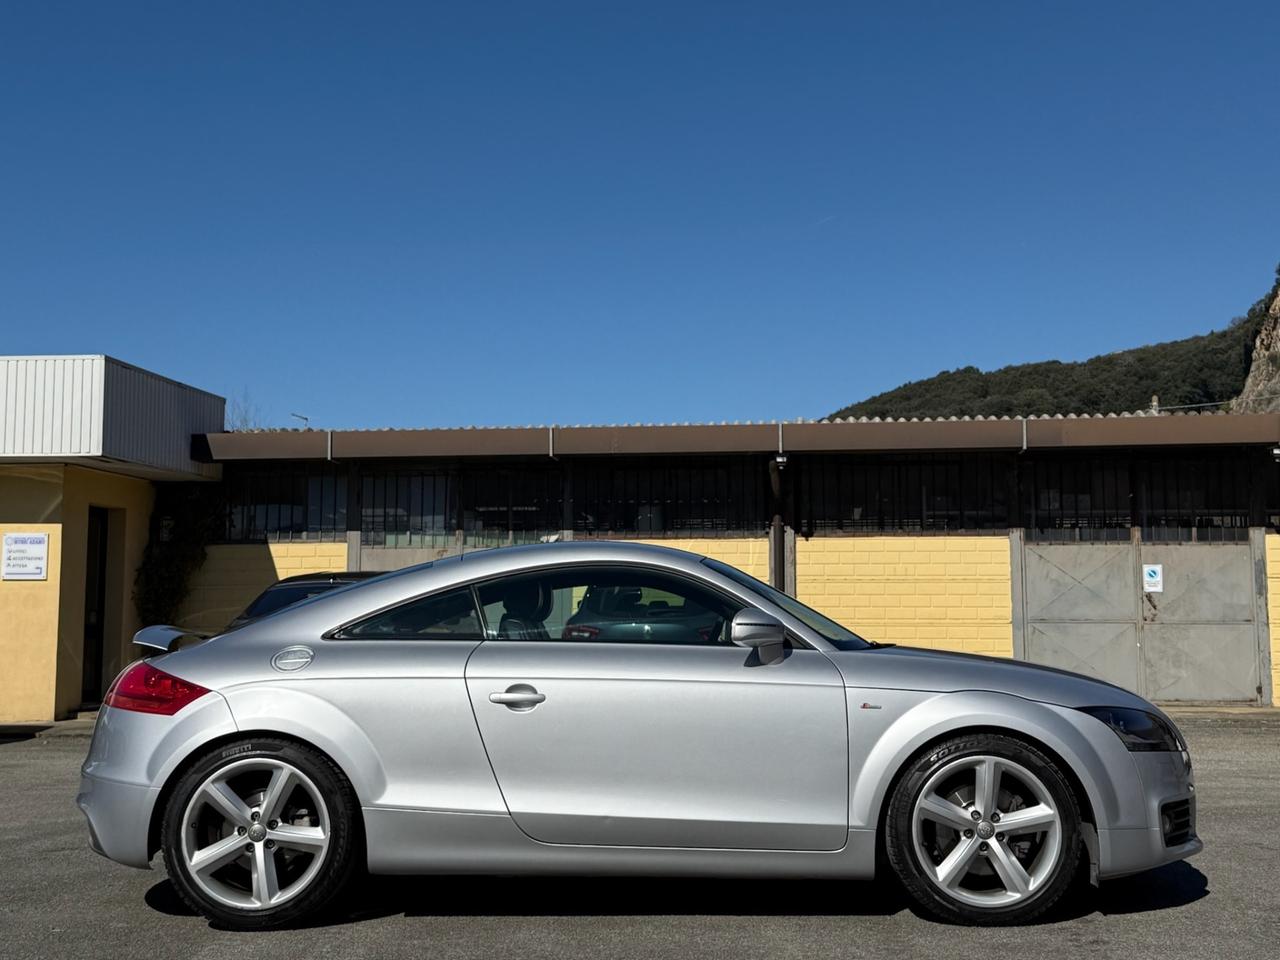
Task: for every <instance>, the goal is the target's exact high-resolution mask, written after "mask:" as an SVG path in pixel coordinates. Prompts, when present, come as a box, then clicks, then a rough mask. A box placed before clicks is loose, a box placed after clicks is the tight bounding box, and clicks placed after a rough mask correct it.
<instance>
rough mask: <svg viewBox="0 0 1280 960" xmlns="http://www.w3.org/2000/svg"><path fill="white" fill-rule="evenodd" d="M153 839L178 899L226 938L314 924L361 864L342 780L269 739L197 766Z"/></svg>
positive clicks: (224, 749) (293, 747) (310, 757)
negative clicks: (227, 933) (229, 933)
mask: <svg viewBox="0 0 1280 960" xmlns="http://www.w3.org/2000/svg"><path fill="white" fill-rule="evenodd" d="M161 837H162V841H163V846H164V862H165V868H166V869H167V870H168V873H169V878H170V880H171V881H172V883H173V885H174V887H175V888H176V889H177V891H178V894H179V896H181V897H182V899H183V900H184V901H185V902H186V903H187V904H188V905H189V906H191V907H192V908H193V909H194V910H196V911H197V912H199V913H201V914H203V915H204V916H206V917H208V918H209V919H210V920H212V921H214V922H215V923H217V924H219V925H221V926H224V927H227V928H230V929H234V930H265V929H270V928H275V927H285V926H291V925H294V924H297V923H299V922H300V921H302V920H304V919H306V918H307V917H310V916H313V915H315V914H316V913H317V912H318V911H320V910H321V909H322V908H324V907H325V906H326V905H328V904H329V903H331V902H332V901H333V900H334V898H335V897H337V896H338V895H339V894H340V893H341V892H342V890H343V888H344V887H345V886H346V885H347V883H348V881H349V880H350V878H351V876H352V874H353V873H354V871H355V870H356V869H357V866H358V864H359V862H360V860H361V856H360V851H361V837H360V830H359V806H358V804H357V802H356V797H355V792H354V791H353V790H352V788H351V784H350V783H349V782H348V780H347V778H346V777H345V776H344V775H343V773H342V771H341V770H339V769H338V767H337V766H336V765H335V764H334V763H333V761H331V760H330V759H329V758H328V757H326V756H324V755H323V754H321V753H320V752H318V751H316V750H314V749H312V748H311V747H307V746H304V745H302V744H298V743H294V742H292V741H289V740H282V739H277V738H273V737H253V738H246V739H243V740H237V741H235V742H232V743H227V744H223V745H222V746H220V747H219V748H218V749H216V750H214V751H211V752H210V753H208V754H207V755H205V756H204V757H202V758H200V759H199V760H197V761H196V762H195V763H194V764H193V765H192V766H191V768H190V769H189V770H187V772H186V773H185V774H184V775H183V776H182V779H181V780H179V781H178V783H177V785H176V786H175V788H174V790H173V792H172V793H171V794H170V796H169V800H168V803H167V804H166V806H165V812H164V821H163V824H162V826H161Z"/></svg>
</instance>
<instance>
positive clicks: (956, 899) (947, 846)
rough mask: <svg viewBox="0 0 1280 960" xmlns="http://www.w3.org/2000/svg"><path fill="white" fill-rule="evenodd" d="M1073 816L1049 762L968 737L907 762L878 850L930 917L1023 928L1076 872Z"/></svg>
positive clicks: (1063, 782)
mask: <svg viewBox="0 0 1280 960" xmlns="http://www.w3.org/2000/svg"><path fill="white" fill-rule="evenodd" d="M1082 845H1083V844H1082V840H1081V834H1080V810H1079V806H1078V804H1077V802H1076V798H1075V794H1074V792H1073V791H1072V789H1071V786H1070V784H1069V783H1068V782H1067V779H1066V777H1065V776H1064V775H1063V773H1062V771H1061V770H1059V768H1058V765H1057V764H1056V763H1055V762H1054V761H1053V760H1052V759H1051V758H1050V757H1049V756H1047V755H1046V754H1045V753H1044V752H1043V751H1041V750H1040V749H1038V748H1036V747H1035V746H1032V745H1031V744H1029V743H1026V742H1024V741H1022V740H1019V739H1016V738H1014V737H1010V736H1004V735H1000V734H988V733H978V734H969V735H965V736H960V737H956V738H955V739H952V740H948V741H946V742H945V743H941V744H939V745H937V746H935V747H931V748H929V749H928V750H927V751H925V752H924V753H922V754H920V755H918V756H916V757H915V758H913V759H912V760H911V762H910V763H909V764H908V765H907V767H906V769H905V771H904V773H903V775H902V777H901V779H900V780H899V781H898V785H897V787H896V788H895V790H894V792H893V796H892V798H891V800H890V802H889V808H888V812H887V815H886V822H885V854H886V856H887V857H888V860H889V864H890V865H891V866H892V868H893V871H894V873H895V874H896V875H897V876H898V879H899V880H901V882H902V884H903V886H904V887H906V889H907V892H908V893H909V894H910V895H911V896H912V898H913V899H914V900H915V901H916V902H917V903H918V904H919V905H920V906H921V907H922V908H923V909H924V910H925V911H926V912H928V913H930V914H932V915H934V916H935V917H938V918H939V919H943V920H948V921H951V922H955V923H965V924H973V925H1002V924H1017V923H1026V922H1028V921H1030V920H1033V919H1035V918H1036V917H1038V916H1040V915H1041V914H1043V913H1044V912H1045V911H1046V910H1048V909H1049V908H1050V907H1052V906H1053V905H1054V904H1055V903H1056V902H1058V900H1059V899H1061V897H1062V896H1063V894H1064V893H1066V892H1067V890H1068V889H1069V888H1070V887H1071V885H1072V882H1073V880H1074V879H1075V877H1076V874H1077V872H1078V871H1079V868H1080V862H1081V847H1082Z"/></svg>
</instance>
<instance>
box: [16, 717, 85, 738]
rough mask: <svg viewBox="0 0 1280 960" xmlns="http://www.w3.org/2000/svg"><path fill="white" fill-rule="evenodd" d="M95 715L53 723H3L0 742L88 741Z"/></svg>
mask: <svg viewBox="0 0 1280 960" xmlns="http://www.w3.org/2000/svg"><path fill="white" fill-rule="evenodd" d="M97 722H98V715H97V714H96V713H93V714H87V715H84V716H79V717H74V718H72V719H71V720H57V721H55V722H53V723H3V724H0V742H3V741H6V740H32V739H36V740H62V739H71V740H88V739H89V738H90V737H92V736H93V727H94V724H96V723H97Z"/></svg>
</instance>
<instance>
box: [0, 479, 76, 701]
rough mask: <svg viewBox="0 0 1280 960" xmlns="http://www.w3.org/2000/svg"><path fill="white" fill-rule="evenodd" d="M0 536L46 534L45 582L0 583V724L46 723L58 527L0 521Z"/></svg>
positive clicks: (54, 660) (54, 658) (52, 673)
mask: <svg viewBox="0 0 1280 960" xmlns="http://www.w3.org/2000/svg"><path fill="white" fill-rule="evenodd" d="M4 489H5V484H4V482H3V479H0V497H2V496H3V493H4ZM4 533H47V534H49V579H48V580H0V663H3V664H4V669H3V670H0V723H21V722H24V721H46V720H52V719H53V711H54V690H55V686H56V677H57V670H58V646H57V637H58V594H59V588H60V585H61V580H60V571H61V568H62V524H60V523H47V522H43V523H4V522H0V534H4Z"/></svg>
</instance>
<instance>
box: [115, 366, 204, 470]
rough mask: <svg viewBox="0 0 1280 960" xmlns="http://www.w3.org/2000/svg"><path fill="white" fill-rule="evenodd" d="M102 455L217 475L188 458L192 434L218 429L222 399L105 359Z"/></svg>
mask: <svg viewBox="0 0 1280 960" xmlns="http://www.w3.org/2000/svg"><path fill="white" fill-rule="evenodd" d="M104 396H105V404H104V409H105V412H106V413H105V420H104V423H103V439H102V454H103V456H106V457H113V458H115V459H117V460H127V461H129V462H130V463H141V464H146V465H147V466H151V467H157V468H159V469H162V470H176V471H180V472H183V473H196V474H200V475H202V476H217V470H218V468H217V467H216V466H215V465H212V464H201V463H196V462H195V461H193V460H192V459H191V435H192V434H195V433H216V432H218V431H220V430H222V428H223V415H224V407H225V404H226V401H225V400H223V398H222V397H218V396H214V395H213V394H211V393H205V392H204V391H203V390H196V389H195V388H193V387H188V386H186V385H185V384H181V383H177V382H176V381H173V380H169V379H167V378H166V377H162V376H159V375H158V374H154V373H151V372H150V371H148V370H143V369H141V368H139V367H135V366H131V365H130V364H127V363H121V362H120V361H119V360H114V359H112V358H111V357H107V358H106V379H105V389H104Z"/></svg>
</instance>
